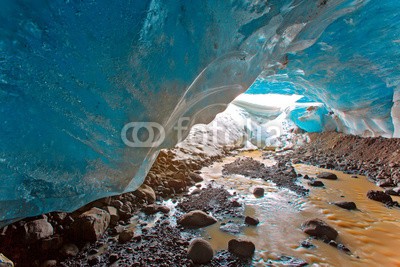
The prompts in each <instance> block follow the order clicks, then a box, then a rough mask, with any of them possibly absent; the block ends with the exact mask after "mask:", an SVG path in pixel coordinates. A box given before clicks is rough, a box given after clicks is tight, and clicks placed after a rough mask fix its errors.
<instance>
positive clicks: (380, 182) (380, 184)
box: [376, 179, 395, 187]
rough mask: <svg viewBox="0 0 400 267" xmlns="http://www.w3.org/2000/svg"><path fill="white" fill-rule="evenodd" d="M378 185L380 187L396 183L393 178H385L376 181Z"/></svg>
mask: <svg viewBox="0 0 400 267" xmlns="http://www.w3.org/2000/svg"><path fill="white" fill-rule="evenodd" d="M376 185H377V186H379V187H392V186H395V184H393V181H392V180H391V179H385V180H380V181H378V182H377V183H376Z"/></svg>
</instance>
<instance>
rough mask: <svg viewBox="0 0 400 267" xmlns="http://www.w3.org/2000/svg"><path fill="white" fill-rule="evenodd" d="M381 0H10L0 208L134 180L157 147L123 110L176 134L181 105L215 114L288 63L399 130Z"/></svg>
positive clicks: (337, 104)
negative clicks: (128, 133)
mask: <svg viewBox="0 0 400 267" xmlns="http://www.w3.org/2000/svg"><path fill="white" fill-rule="evenodd" d="M385 2H386V3H385V4H381V3H379V4H378V3H376V2H373V1H371V2H369V1H367V0H336V1H328V0H318V1H314V0H271V1H250V0H229V1H214V0H204V1H183V0H181V1H168V0H151V1H150V0H144V1H118V2H113V3H112V4H110V3H108V2H105V1H93V0H88V1H77V0H53V1H45V0H37V1H22V0H0V7H1V8H0V22H1V23H0V62H1V64H0V125H1V128H0V129H1V132H0V144H1V146H0V177H1V178H0V179H1V180H0V181H1V186H0V221H3V223H2V224H5V223H7V222H10V221H12V220H15V219H18V218H21V217H26V216H32V215H36V214H40V213H44V212H48V211H52V210H66V211H71V210H74V209H76V208H77V207H79V206H81V205H83V204H85V203H87V202H90V201H92V200H94V199H97V198H100V197H104V196H108V195H113V194H117V193H121V192H126V191H132V190H134V189H136V188H137V187H138V186H139V185H140V184H141V183H142V182H143V179H144V177H145V174H146V172H147V171H148V169H149V167H150V166H151V164H152V162H153V161H154V159H155V157H156V156H157V151H158V148H157V147H140V148H131V147H127V146H126V145H125V143H124V142H123V141H122V139H121V129H122V128H123V127H124V125H125V124H126V123H129V122H157V123H159V124H160V125H162V126H164V129H165V133H166V139H165V141H164V142H163V144H162V146H161V147H168V146H172V145H174V144H175V143H176V142H178V141H180V139H181V138H182V136H181V137H180V136H178V135H177V134H176V133H175V132H174V126H175V124H176V122H177V121H179V118H181V117H189V118H190V120H189V123H188V125H187V126H188V127H187V128H188V129H189V128H190V126H191V125H194V124H195V123H197V122H207V121H210V120H211V119H212V118H213V116H214V115H215V114H216V113H218V112H220V111H221V110H223V109H224V108H225V107H226V104H227V103H229V102H230V101H232V100H233V99H234V97H235V96H236V95H238V94H240V93H242V92H244V91H245V90H246V89H247V88H248V87H249V86H250V85H251V84H252V83H253V81H254V80H255V79H256V78H257V77H258V76H259V75H260V73H263V77H267V76H268V75H272V74H275V73H277V71H278V70H280V69H284V68H285V67H287V68H286V70H281V71H285V73H283V74H280V75H281V76H285V77H284V79H285V80H291V81H293V82H294V83H295V84H296V85H302V87H299V86H297V88H298V90H300V91H305V93H306V94H309V95H311V96H313V97H315V98H318V99H319V100H321V101H322V102H323V103H326V104H327V105H328V106H329V107H331V108H332V109H335V110H337V111H338V113H339V112H344V115H341V116H342V118H343V117H345V116H349V118H352V119H353V120H354V121H355V122H356V123H358V122H359V121H361V119H359V118H357V117H356V115H357V114H356V113H351V112H348V110H346V107H354V105H356V106H357V105H358V106H360V108H359V110H366V111H365V114H366V116H369V115H370V114H369V113H368V112H367V110H368V107H369V106H375V107H377V108H376V110H377V111H375V112H374V113H373V114H375V113H379V115H380V117H379V119H380V120H379V119H377V120H374V121H373V122H374V123H375V124H376V125H378V126H379V127H380V128H381V129H383V131H385V133H386V132H389V131H394V128H395V127H394V126H393V124H392V120H391V119H389V117H390V116H386V115H388V113H387V110H388V109H389V108H390V107H389V106H391V105H389V104H388V103H387V102H386V100H385V101H381V100H380V99H382V98H383V97H384V98H385V99H386V98H388V99H389V98H390V99H391V101H392V100H393V98H392V96H393V89H390V88H392V87H393V86H394V85H396V81H397V76H396V75H397V72H398V65H397V69H396V66H394V65H393V62H392V60H393V57H395V56H396V55H397V56H398V53H399V50H398V44H399V42H398V41H396V40H395V36H396V34H397V32H398V31H397V29H398V21H399V20H398V17H396V16H398V15H397V14H396V12H395V11H394V10H396V8H398V3H397V2H396V1H385ZM351 12H355V13H352V14H357V15H355V17H346V19H343V16H351V15H346V14H349V13H351ZM395 19H397V20H395ZM332 23H333V24H332ZM330 24H332V25H331V26H329V25H330ZM333 25H335V26H333ZM388 25H389V26H388ZM328 26H329V28H328V29H329V31H328V32H325V33H324V34H323V32H324V31H325V30H326V29H327V27H328ZM375 26H377V27H381V28H380V30H377V31H371V29H374V27H375ZM340 27H347V28H346V30H345V31H342V29H341V28H340ZM349 27H350V29H351V30H349ZM364 27H365V30H363V28H364ZM385 27H389V28H390V29H391V30H393V33H391V31H386V30H387V29H386V28H385ZM321 35H322V39H320V40H319V41H318V44H317V45H313V44H314V43H315V42H316V41H317V40H318V38H320V37H321ZM349 35H351V37H352V38H348V37H349ZM346 38H347V39H346ZM389 39H390V41H388V40H389ZM371 40H373V41H371ZM388 42H392V43H390V44H391V45H390V46H388V47H387V48H385V49H380V48H382V46H381V44H385V45H387V43H388ZM375 45H376V46H377V47H374V46H375ZM330 47H331V49H333V50H331V51H329V50H326V49H330ZM346 47H351V49H350V50H349V52H346V51H345V49H346ZM306 48H308V49H307V50H305V51H303V52H301V51H302V50H304V49H306ZM322 48H324V49H325V50H323V49H322ZM386 49H387V50H386ZM337 50H338V51H340V52H341V54H340V56H339V57H338V54H337ZM359 51H360V52H359ZM362 51H363V52H364V54H362V53H361V52H362ZM288 53H290V55H289V57H288V56H287V54H288ZM366 55H367V57H366V58H365V57H364V56H366ZM288 63H289V64H288ZM349 69H350V70H349ZM298 70H302V71H298ZM353 70H354V73H353V72H352V71H353ZM332 72H333V73H332ZM371 72H372V73H373V74H372V75H370V74H371ZM278 73H281V72H278ZM302 73H305V75H303V74H302ZM326 74H328V75H326ZM349 76H350V77H353V79H352V80H351V82H347V83H346V81H348V79H345V78H346V77H347V78H348V77H349ZM342 77H343V78H342ZM308 80H310V82H308ZM343 85H345V86H343ZM384 85H385V86H384ZM309 86H310V87H309ZM365 86H366V88H368V90H370V91H368V92H369V93H367V94H361V95H360V93H362V92H365V90H366V89H365V88H364V87H365ZM308 87H309V88H308ZM299 88H301V89H299ZM360 88H362V89H360ZM382 88H384V89H385V90H383V89H382ZM387 88H389V89H388V90H386V89H387ZM374 89H376V90H374ZM352 90H354V92H356V94H355V93H353V91H352ZM343 92H345V93H344V94H343ZM354 95H357V97H354ZM341 97H344V98H343V100H342V98H341ZM339 98H340V99H339ZM354 98H360V100H359V101H349V99H354ZM339 100H340V101H339ZM360 103H363V104H364V105H361V104H360ZM396 103H397V102H396ZM359 104H360V105H359ZM362 108H364V109H362ZM355 114H356V115H355ZM391 114H394V115H395V116H398V111H397V110H393V111H392V113H391ZM396 114H397V115H396ZM385 116H386V117H385ZM397 118H398V117H397ZM350 121H351V119H348V120H345V122H350ZM389 121H390V122H389ZM397 122H398V119H397ZM365 123H367V122H365ZM369 123H371V120H369V121H368V124H369ZM375 124H374V125H375ZM397 125H398V123H397ZM343 127H347V128H349V129H352V127H353V126H352V125H350V124H344V125H343ZM396 127H397V129H398V126H396ZM356 128H357V129H358V128H359V125H358V124H357V125H356ZM397 131H398V130H397ZM187 133H188V130H187V131H186V132H185V134H187ZM183 136H184V135H183Z"/></svg>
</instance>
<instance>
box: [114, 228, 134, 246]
mask: <svg viewBox="0 0 400 267" xmlns="http://www.w3.org/2000/svg"><path fill="white" fill-rule="evenodd" d="M134 236H135V232H134V229H125V230H123V231H122V232H121V233H120V234H119V236H118V242H119V243H121V244H124V243H127V242H129V241H131V240H132V238H133V237H134Z"/></svg>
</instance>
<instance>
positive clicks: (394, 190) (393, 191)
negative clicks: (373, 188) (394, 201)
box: [385, 187, 400, 196]
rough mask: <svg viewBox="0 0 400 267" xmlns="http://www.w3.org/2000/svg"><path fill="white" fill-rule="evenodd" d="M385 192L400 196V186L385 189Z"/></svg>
mask: <svg viewBox="0 0 400 267" xmlns="http://www.w3.org/2000/svg"><path fill="white" fill-rule="evenodd" d="M385 193H386V194H388V195H391V196H400V187H395V188H392V189H388V190H385Z"/></svg>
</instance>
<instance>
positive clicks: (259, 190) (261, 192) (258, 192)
mask: <svg viewBox="0 0 400 267" xmlns="http://www.w3.org/2000/svg"><path fill="white" fill-rule="evenodd" d="M264 192H265V190H264V188H262V187H256V188H254V190H253V195H254V196H255V197H263V196H264Z"/></svg>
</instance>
